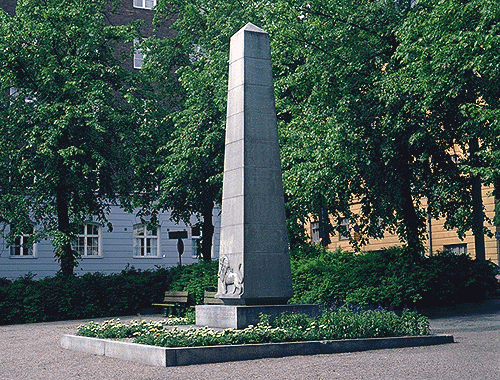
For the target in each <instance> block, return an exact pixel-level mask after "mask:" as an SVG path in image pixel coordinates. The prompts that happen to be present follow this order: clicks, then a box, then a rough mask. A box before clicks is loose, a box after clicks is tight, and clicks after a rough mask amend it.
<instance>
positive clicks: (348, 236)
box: [339, 218, 351, 241]
mask: <svg viewBox="0 0 500 380" xmlns="http://www.w3.org/2000/svg"><path fill="white" fill-rule="evenodd" d="M340 225H341V226H344V227H345V230H346V235H344V234H343V231H342V229H339V241H346V240H350V239H351V234H350V232H349V219H348V218H344V219H342V221H341V222H340Z"/></svg>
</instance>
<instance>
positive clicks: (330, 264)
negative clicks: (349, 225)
mask: <svg viewBox="0 0 500 380" xmlns="http://www.w3.org/2000/svg"><path fill="white" fill-rule="evenodd" d="M292 275H293V281H294V283H293V286H294V293H295V295H294V297H293V299H292V300H291V301H290V302H298V303H308V302H312V303H321V304H326V305H328V304H332V303H334V304H335V303H347V304H353V305H365V306H367V305H383V306H389V307H394V308H398V309H401V308H403V307H405V306H408V307H415V306H416V307H431V306H443V305H453V304H458V303H461V302H476V301H481V300H484V299H486V297H488V296H489V295H492V294H494V293H495V292H496V290H497V284H496V280H495V277H494V276H495V272H494V270H493V269H492V268H491V266H490V265H488V263H485V262H481V261H478V260H472V259H471V258H470V257H469V256H466V255H461V256H457V255H454V254H451V253H448V252H443V253H440V254H438V255H435V256H432V257H427V258H415V256H414V255H411V254H410V253H409V252H408V251H407V250H406V249H401V248H392V249H388V250H383V251H375V252H366V253H362V254H354V253H351V252H344V251H334V252H331V251H326V250H322V251H321V252H320V253H319V254H318V255H317V256H316V257H307V258H303V259H296V260H293V261H292Z"/></svg>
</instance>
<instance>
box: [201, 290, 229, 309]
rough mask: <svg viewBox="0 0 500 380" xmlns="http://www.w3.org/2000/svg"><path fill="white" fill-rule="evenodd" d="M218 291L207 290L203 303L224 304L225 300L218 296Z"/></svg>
mask: <svg viewBox="0 0 500 380" xmlns="http://www.w3.org/2000/svg"><path fill="white" fill-rule="evenodd" d="M216 294H217V292H211V291H207V290H205V297H204V298H203V303H204V304H205V305H224V302H223V301H222V300H221V299H220V298H216V297H215V295H216Z"/></svg>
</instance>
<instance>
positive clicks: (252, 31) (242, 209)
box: [216, 23, 293, 305]
mask: <svg viewBox="0 0 500 380" xmlns="http://www.w3.org/2000/svg"><path fill="white" fill-rule="evenodd" d="M219 255H220V257H219V286H218V292H217V295H216V297H218V298H221V299H222V300H223V301H224V303H225V304H229V305H275V304H284V303H286V302H287V300H288V299H289V298H290V297H291V296H292V295H293V291H292V280H291V273H290V258H289V253H288V239H287V231H286V219H285V204H284V197H283V184H282V177H281V163H280V156H279V144H278V131H277V125H276V108H275V104H274V91H273V78H272V66H271V51H270V46H269V35H268V34H267V33H266V32H265V31H263V30H262V29H260V28H258V27H257V26H255V25H253V24H250V23H249V24H247V25H246V26H245V27H243V28H242V29H240V30H239V31H238V32H237V33H236V34H235V35H233V36H232V37H231V42H230V54H229V83H228V98H227V123H226V142H225V156H224V180H223V191H222V214H221V243H220V251H219Z"/></svg>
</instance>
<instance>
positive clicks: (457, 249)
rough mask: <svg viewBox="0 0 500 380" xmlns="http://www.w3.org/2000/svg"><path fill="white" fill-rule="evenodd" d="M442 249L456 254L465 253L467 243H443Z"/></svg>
mask: <svg viewBox="0 0 500 380" xmlns="http://www.w3.org/2000/svg"><path fill="white" fill-rule="evenodd" d="M443 251H448V252H451V253H453V254H454V255H457V256H461V255H467V243H460V244H445V245H443Z"/></svg>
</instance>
